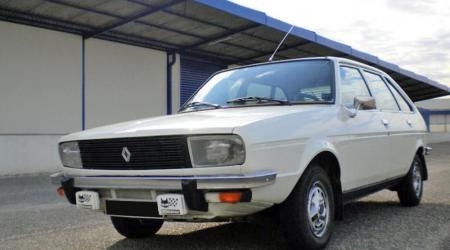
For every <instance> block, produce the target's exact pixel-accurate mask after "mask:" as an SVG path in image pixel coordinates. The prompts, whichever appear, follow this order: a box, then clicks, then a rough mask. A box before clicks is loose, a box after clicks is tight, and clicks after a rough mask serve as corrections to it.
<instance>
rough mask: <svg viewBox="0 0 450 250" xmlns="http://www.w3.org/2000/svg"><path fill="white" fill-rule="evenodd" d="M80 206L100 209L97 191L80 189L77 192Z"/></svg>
mask: <svg viewBox="0 0 450 250" xmlns="http://www.w3.org/2000/svg"><path fill="white" fill-rule="evenodd" d="M75 198H76V201H77V207H78V208H84V209H92V210H98V209H100V198H99V195H98V193H97V192H93V191H78V192H76V193H75Z"/></svg>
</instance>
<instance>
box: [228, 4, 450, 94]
mask: <svg viewBox="0 0 450 250" xmlns="http://www.w3.org/2000/svg"><path fill="white" fill-rule="evenodd" d="M232 1H233V2H235V3H238V4H240V5H243V6H246V7H250V8H252V9H257V10H260V11H263V12H266V13H267V14H268V15H269V16H272V17H275V18H277V19H280V20H282V21H285V22H287V23H291V24H294V25H296V26H299V27H302V28H306V29H309V30H311V31H314V32H316V33H318V34H320V35H323V36H325V37H327V38H330V39H332V40H335V41H338V42H342V43H344V44H347V45H350V46H352V47H353V48H355V49H358V50H361V51H364V52H367V53H370V54H373V55H375V56H377V57H379V58H380V59H383V60H386V61H388V62H391V63H395V64H397V65H399V66H400V67H402V68H404V69H408V70H411V71H413V72H415V73H418V74H421V75H424V76H427V77H428V78H430V79H432V80H435V81H437V82H440V83H442V84H446V85H448V86H450V1H449V0H366V1H361V0H338V1H332V0H313V1H311V0H232Z"/></svg>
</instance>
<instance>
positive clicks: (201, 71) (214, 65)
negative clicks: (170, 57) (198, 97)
mask: <svg viewBox="0 0 450 250" xmlns="http://www.w3.org/2000/svg"><path fill="white" fill-rule="evenodd" d="M224 68H226V66H225V65H224V64H220V63H218V62H208V61H205V60H197V59H194V58H190V57H187V56H181V86H180V104H181V105H183V103H185V102H186V101H187V100H188V99H189V97H191V95H192V94H194V93H195V91H197V89H198V88H199V87H200V86H201V85H202V84H203V82H205V81H206V79H208V78H209V77H210V76H211V75H212V74H213V73H214V72H216V71H219V70H221V69H224Z"/></svg>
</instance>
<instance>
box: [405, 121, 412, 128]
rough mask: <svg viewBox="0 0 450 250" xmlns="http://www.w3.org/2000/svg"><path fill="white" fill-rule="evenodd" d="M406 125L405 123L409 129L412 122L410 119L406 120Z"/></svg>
mask: <svg viewBox="0 0 450 250" xmlns="http://www.w3.org/2000/svg"><path fill="white" fill-rule="evenodd" d="M406 123H407V124H408V125H409V126H410V127H412V121H411V120H410V119H408V120H406Z"/></svg>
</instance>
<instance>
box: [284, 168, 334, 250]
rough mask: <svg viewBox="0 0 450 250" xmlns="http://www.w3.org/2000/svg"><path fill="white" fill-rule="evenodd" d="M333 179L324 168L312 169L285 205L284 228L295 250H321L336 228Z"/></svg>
mask: <svg viewBox="0 0 450 250" xmlns="http://www.w3.org/2000/svg"><path fill="white" fill-rule="evenodd" d="M334 206H335V205H334V196H333V188H332V185H331V182H330V179H329V177H328V175H327V173H326V172H325V170H323V168H321V167H320V166H310V167H309V168H308V169H307V170H306V171H305V172H304V174H303V176H302V178H301V179H300V181H299V182H298V183H297V185H296V186H295V188H294V190H293V191H292V193H291V194H290V195H289V197H288V198H287V200H286V201H285V202H284V203H283V204H282V205H281V210H280V213H281V214H280V218H281V228H282V230H283V233H284V235H285V237H286V239H287V241H288V243H289V245H290V246H291V248H292V249H320V248H323V247H325V246H326V244H327V243H328V241H329V239H330V237H331V233H332V230H333V225H334Z"/></svg>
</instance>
